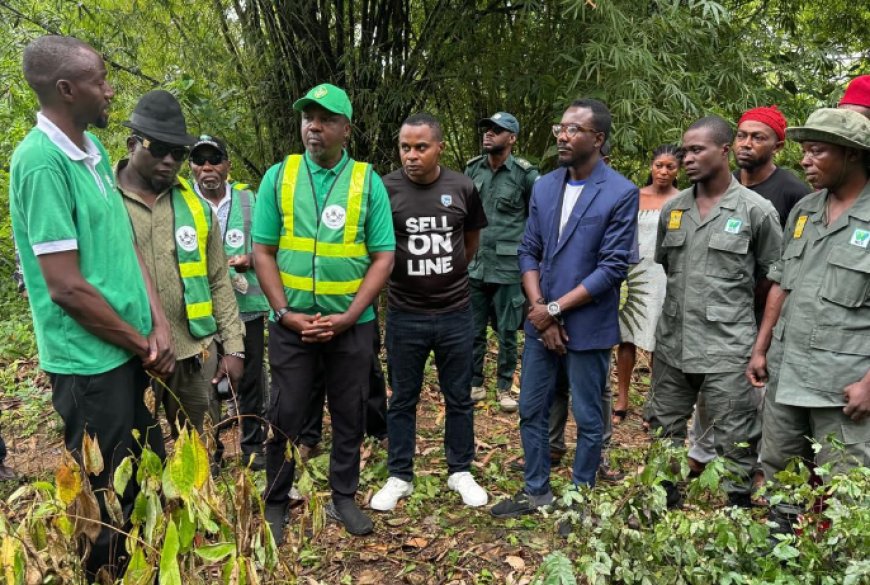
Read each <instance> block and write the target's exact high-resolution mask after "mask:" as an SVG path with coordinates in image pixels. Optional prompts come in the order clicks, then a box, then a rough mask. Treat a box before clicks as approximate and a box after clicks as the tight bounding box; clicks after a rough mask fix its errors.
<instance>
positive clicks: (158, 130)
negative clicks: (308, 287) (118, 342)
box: [117, 90, 245, 471]
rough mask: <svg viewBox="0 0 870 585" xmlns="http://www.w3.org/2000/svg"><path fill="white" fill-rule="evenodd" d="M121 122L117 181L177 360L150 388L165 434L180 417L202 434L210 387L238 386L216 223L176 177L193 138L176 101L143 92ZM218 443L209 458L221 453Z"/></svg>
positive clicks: (232, 300)
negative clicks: (123, 136) (124, 133)
mask: <svg viewBox="0 0 870 585" xmlns="http://www.w3.org/2000/svg"><path fill="white" fill-rule="evenodd" d="M123 125H124V126H126V127H128V128H130V129H131V131H132V134H131V135H130V137H129V138H128V139H127V152H128V154H129V158H127V159H125V160H122V161H121V162H119V163H118V168H117V175H118V188H119V189H120V191H121V194H122V195H123V201H124V204H125V205H126V207H127V213H128V214H129V216H130V223H132V225H133V233H134V234H135V236H136V242H137V243H138V245H139V248H140V250H141V252H142V258H143V261H144V263H145V266H146V267H147V268H148V273H149V274H150V275H151V279H152V280H153V281H154V283H155V286H156V288H157V291H158V294H159V295H160V301H161V303H162V304H163V307H164V308H165V310H166V317H167V319H168V321H169V326H170V330H171V332H172V342H173V345H174V347H175V353H176V358H177V362H176V366H175V371H174V372H173V374H172V376H170V377H169V378H168V379H167V380H166V382H165V384H159V385H158V386H157V388H156V390H157V391H158V394H160V397H159V398H160V401H161V402H162V403H163V406H164V410H165V411H166V418H167V419H168V420H169V422H170V425H171V427H172V431H173V433H174V432H176V428H177V425H178V424H180V423H181V422H183V421H189V422H190V423H191V424H192V426H194V427H195V428H196V429H197V430H198V431H199V432H200V433H202V432H203V430H204V422H205V415H206V413H208V415H209V416H210V417H211V421H212V423H213V424H217V422H218V420H219V419H220V403H219V402H218V401H217V400H216V399H215V396H214V388H213V387H214V386H215V385H216V384H218V383H219V382H220V381H221V380H222V379H223V378H229V383H230V386H232V387H233V388H236V387H238V382H239V380H240V379H241V376H242V371H243V367H244V359H245V354H244V348H245V346H244V328H243V327H242V322H241V321H240V320H239V309H238V306H237V304H236V296H235V293H234V292H233V288H232V285H231V284H230V279H229V274H228V266H227V259H226V255H225V254H224V248H223V239H222V238H221V231H220V226H219V225H218V221H217V219H216V218H215V216H214V212H212V210H211V208H210V207H209V206H208V204H207V203H206V202H205V201H203V200H202V199H201V198H200V197H198V196H197V195H196V193H195V192H194V191H193V188H192V187H191V186H190V183H188V182H187V181H186V180H184V179H182V178H181V177H179V176H178V172H179V170H180V169H181V164H182V162H183V161H184V159H185V158H187V156H188V152H189V150H188V148H189V147H188V145H190V144H192V143H193V142H195V140H196V139H195V138H194V137H193V136H190V135H189V134H188V133H187V124H186V122H185V119H184V114H183V113H182V111H181V105H180V104H179V103H178V100H176V99H175V97H174V96H173V95H172V94H170V93H169V92H167V91H163V90H154V91H150V92H148V93H146V94H145V95H143V96H142V98H140V99H139V102H138V103H137V104H136V107H135V108H134V109H133V113H132V115H131V116H130V120H129V121H127V122H124V123H123ZM215 339H220V341H221V345H222V347H223V352H224V353H223V355H218V350H217V345H216V343H215ZM215 435H216V433H215ZM215 439H217V436H215ZM216 444H217V450H216V452H215V453H214V454H213V455H214V462H215V464H217V463H218V462H219V461H220V458H221V455H222V445H221V444H220V442H219V441H216ZM213 470H214V471H217V467H216V466H215V467H213Z"/></svg>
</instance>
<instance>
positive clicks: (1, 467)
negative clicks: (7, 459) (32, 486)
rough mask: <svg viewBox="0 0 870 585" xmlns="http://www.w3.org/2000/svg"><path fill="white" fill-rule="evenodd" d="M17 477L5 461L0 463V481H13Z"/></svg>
mask: <svg viewBox="0 0 870 585" xmlns="http://www.w3.org/2000/svg"><path fill="white" fill-rule="evenodd" d="M17 479H18V474H17V473H15V470H13V469H12V468H11V467H9V466H8V465H6V464H5V463H0V481H15V480H17Z"/></svg>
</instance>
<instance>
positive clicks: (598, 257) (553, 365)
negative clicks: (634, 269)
mask: <svg viewBox="0 0 870 585" xmlns="http://www.w3.org/2000/svg"><path fill="white" fill-rule="evenodd" d="M610 127H611V116H610V111H609V110H608V109H607V106H605V105H604V104H603V103H601V102H599V101H597V100H593V99H579V100H577V101H575V102H573V103H572V104H571V105H570V106H569V107H568V109H567V110H565V113H564V114H563V115H562V121H561V122H560V123H559V124H556V125H554V126H553V135H554V136H555V137H556V140H557V145H558V152H559V164H560V168H559V169H557V170H555V171H553V172H551V173H548V174H547V175H545V176H543V177H541V179H540V180H539V181H537V182H536V183H535V186H534V189H533V191H532V200H531V205H530V208H529V220H528V222H527V224H526V230H525V234H524V236H523V241H522V244H521V245H520V248H519V264H520V272H521V273H522V279H523V288H524V289H525V292H526V296H527V297H528V298H529V299H530V300H531V301H532V306H531V309H530V311H529V317H528V320H527V321H526V326H525V332H526V341H525V350H524V353H523V377H522V382H521V386H522V389H521V392H520V435H521V437H522V442H523V450H524V452H525V459H526V461H525V486H524V487H523V489H522V490H521V491H520V492H519V493H517V494H516V495H515V496H514V497H512V498H510V499H506V500H503V501H502V502H500V503H498V504H496V505H495V506H494V507H493V508H492V511H491V512H492V514H493V516H496V517H511V516H518V515H520V514H528V513H531V512H534V511H535V510H537V509H538V508H539V507H541V506H544V505H548V504H550V503H552V502H553V499H554V496H553V492H552V490H551V489H550V456H549V452H550V446H549V437H548V426H549V425H548V423H549V420H550V404H551V403H552V400H553V394H554V392H555V391H556V384H557V377H558V374H559V372H560V370H563V371H564V372H565V373H566V374H567V379H568V382H569V386H570V391H571V400H572V406H573V413H574V419H575V420H576V422H577V449H576V452H575V455H574V467H573V472H572V480H573V483H574V484H575V485H586V486H593V485H595V476H596V472H597V470H598V466H599V465H600V463H601V448H602V431H603V428H604V416H606V414H607V413H604V412H603V411H602V408H601V397H602V393H603V392H604V386H605V383H606V377H607V372H608V367H609V365H610V351H611V348H612V347H613V346H614V345H616V344H617V343H619V323H618V312H619V286H620V283H621V282H622V281H623V280H624V279H625V275H626V272H627V270H628V264H629V260H630V258H631V255H632V250H633V246H634V242H635V236H636V230H637V209H638V189H637V187H636V186H635V185H633V184H632V183H631V182H630V181H628V180H627V179H626V178H625V177H623V176H622V175H620V174H619V173H617V172H616V171H614V170H613V169H611V168H610V167H609V166H607V165H606V164H605V163H604V161H603V160H602V156H601V147H602V145H603V144H604V143H605V141H606V140H607V138H608V136H609V134H610ZM559 529H560V533H562V534H567V532H568V531H570V524H569V523H562V524H560V527H559Z"/></svg>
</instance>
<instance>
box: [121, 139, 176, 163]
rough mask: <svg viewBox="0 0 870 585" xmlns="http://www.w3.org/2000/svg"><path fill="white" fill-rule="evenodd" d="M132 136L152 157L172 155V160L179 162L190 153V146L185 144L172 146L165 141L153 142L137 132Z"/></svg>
mask: <svg viewBox="0 0 870 585" xmlns="http://www.w3.org/2000/svg"><path fill="white" fill-rule="evenodd" d="M133 138H135V139H136V140H138V141H139V143H140V144H141V145H142V147H143V148H144V149H145V150H147V151H148V152H150V153H151V156H153V157H154V158H166V155H167V154H169V155H172V158H173V160H175V161H176V162H181V161H183V160H184V159H186V158H187V157H188V155H189V154H190V148H188V147H187V146H174V145H172V144H166V143H165V142H155V141H154V140H151V139H150V138H143V137H142V136H139V135H137V134H134V135H133Z"/></svg>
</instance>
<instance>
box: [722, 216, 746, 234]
mask: <svg viewBox="0 0 870 585" xmlns="http://www.w3.org/2000/svg"><path fill="white" fill-rule="evenodd" d="M742 225H743V220H742V219H737V218H736V217H729V218H728V221H727V222H725V231H726V232H727V233H729V234H736V233H740V226H742Z"/></svg>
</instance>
